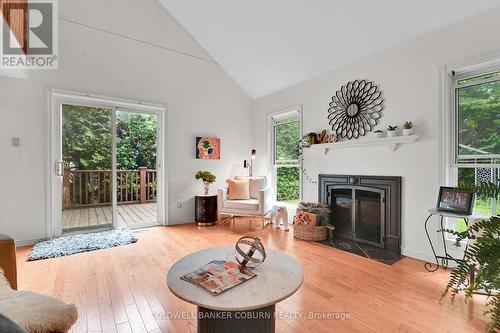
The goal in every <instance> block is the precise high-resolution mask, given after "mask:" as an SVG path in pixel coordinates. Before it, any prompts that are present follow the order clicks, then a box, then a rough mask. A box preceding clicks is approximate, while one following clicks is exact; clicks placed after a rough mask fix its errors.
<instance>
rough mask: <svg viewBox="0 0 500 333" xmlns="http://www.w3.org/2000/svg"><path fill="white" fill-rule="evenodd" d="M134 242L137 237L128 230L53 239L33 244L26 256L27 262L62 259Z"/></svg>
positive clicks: (122, 229)
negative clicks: (71, 255)
mask: <svg viewBox="0 0 500 333" xmlns="http://www.w3.org/2000/svg"><path fill="white" fill-rule="evenodd" d="M135 242H137V237H136V236H135V235H134V234H133V233H132V231H130V229H128V228H119V229H115V230H107V231H103V232H95V233H89V234H81V235H74V236H66V237H60V238H54V239H50V240H47V241H43V242H40V243H37V244H35V246H33V249H32V250H31V253H30V254H29V255H28V261H32V260H40V259H48V258H56V257H62V256H67V255H70V254H75V253H80V252H88V251H94V250H100V249H107V248H110V247H115V246H120V245H126V244H130V243H135Z"/></svg>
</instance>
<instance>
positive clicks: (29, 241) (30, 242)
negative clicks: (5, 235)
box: [14, 238, 48, 247]
mask: <svg viewBox="0 0 500 333" xmlns="http://www.w3.org/2000/svg"><path fill="white" fill-rule="evenodd" d="M47 239H48V238H40V239H21V240H14V243H15V244H16V247H21V246H30V245H35V244H36V243H39V242H42V241H44V240H47Z"/></svg>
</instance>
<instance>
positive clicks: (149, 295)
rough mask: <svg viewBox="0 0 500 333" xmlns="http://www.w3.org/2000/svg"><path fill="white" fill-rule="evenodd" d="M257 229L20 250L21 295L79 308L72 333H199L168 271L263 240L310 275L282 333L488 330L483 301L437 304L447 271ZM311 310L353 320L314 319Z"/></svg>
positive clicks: (148, 234)
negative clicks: (196, 255)
mask: <svg viewBox="0 0 500 333" xmlns="http://www.w3.org/2000/svg"><path fill="white" fill-rule="evenodd" d="M253 225H254V226H255V229H252V228H250V229H249V223H247V222H243V223H238V222H236V225H235V226H234V227H231V226H229V225H223V226H220V225H217V226H215V227H207V228H198V227H197V226H195V225H194V224H189V225H181V226H173V227H166V228H165V227H156V228H151V229H148V230H145V231H141V232H138V234H137V235H138V237H139V241H138V242H137V243H135V244H131V245H126V246H121V247H116V248H112V249H107V250H100V251H94V252H87V253H82V254H77V255H72V256H67V257H62V258H57V259H48V260H41V261H34V262H26V261H25V258H26V255H27V254H28V252H29V250H30V247H23V248H19V249H18V269H19V272H18V275H19V288H20V289H25V290H32V291H37V292H41V293H45V294H49V295H53V296H55V297H58V298H60V299H62V300H64V301H66V302H69V303H75V304H76V305H77V307H78V311H79V319H78V322H77V323H76V325H75V326H74V327H73V332H117V333H120V332H195V329H196V326H195V325H196V323H195V320H194V318H192V314H193V313H194V311H195V306H193V305H191V304H188V303H186V302H184V301H181V300H179V299H178V298H176V297H175V296H174V295H173V294H172V293H171V292H170V291H169V290H168V288H167V286H166V282H165V280H166V274H167V271H168V269H169V267H170V266H171V265H172V264H173V263H174V262H175V261H176V260H178V259H179V258H181V257H183V256H185V255H187V254H189V253H191V252H194V251H196V250H199V249H202V248H206V247H212V246H217V245H232V244H234V243H235V241H236V240H237V239H238V238H239V237H241V236H242V235H258V236H260V237H261V238H262V239H263V241H264V244H265V245H266V246H267V247H268V248H272V249H275V250H279V251H283V252H286V253H288V254H289V255H291V256H293V257H294V258H296V259H297V260H298V261H299V262H300V263H301V264H302V266H303V268H304V273H305V277H304V284H303V285H302V287H301V288H300V289H299V291H298V292H297V293H296V294H294V295H293V296H292V297H290V298H289V299H287V300H285V301H283V302H281V303H278V305H277V307H276V310H277V311H278V313H279V314H281V315H282V317H284V318H282V319H278V320H277V322H276V331H277V332H284V333H285V332H286V333H291V332H314V333H323V332H484V326H485V323H486V319H485V318H484V317H483V316H482V311H483V309H484V307H483V306H482V304H483V302H484V298H483V297H476V296H475V297H474V299H473V301H470V302H468V304H464V303H463V302H462V301H461V300H462V298H460V299H457V301H456V302H455V304H451V302H450V300H449V299H445V300H444V301H443V302H442V304H440V303H439V299H440V295H441V292H442V290H443V288H444V285H445V283H446V280H447V277H448V272H446V271H444V270H441V269H440V270H438V271H437V272H434V273H428V272H427V271H425V270H424V267H423V262H421V261H418V260H414V259H411V258H405V259H403V260H401V261H400V262H398V263H396V264H394V265H393V266H387V265H384V264H382V263H378V262H375V261H370V260H369V259H365V258H362V257H358V256H356V255H353V254H349V253H346V252H342V251H339V250H336V249H333V248H330V247H326V246H323V245H320V244H317V243H308V242H304V241H298V240H295V239H293V237H292V234H291V232H290V233H285V232H284V231H282V230H275V229H272V228H269V227H268V228H266V229H264V230H259V229H260V228H259V226H260V223H257V222H255V223H254V224H253ZM193 268H194V267H193ZM283 278H284V279H286V277H283ZM310 312H313V313H317V314H327V313H333V312H335V313H348V314H349V316H350V318H349V319H346V320H340V319H337V320H335V319H311V318H309V313H310ZM172 314H178V315H184V316H188V317H189V318H187V319H172V318H171V316H172ZM294 316H304V317H303V318H299V319H298V318H297V317H294Z"/></svg>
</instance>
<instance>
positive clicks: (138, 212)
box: [63, 202, 158, 230]
mask: <svg viewBox="0 0 500 333" xmlns="http://www.w3.org/2000/svg"><path fill="white" fill-rule="evenodd" d="M116 211H117V215H118V216H117V222H118V225H119V226H128V227H134V226H140V225H141V224H152V223H156V222H157V221H158V219H157V216H156V202H152V203H145V204H131V205H119V206H118V207H117V208H116ZM111 215H112V213H111V206H99V207H90V208H75V209H65V210H64V211H63V230H71V229H80V228H96V227H100V226H102V227H104V226H106V225H111V224H112V223H113V222H112V218H111Z"/></svg>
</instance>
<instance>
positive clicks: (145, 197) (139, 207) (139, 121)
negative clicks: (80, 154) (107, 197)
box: [116, 109, 158, 228]
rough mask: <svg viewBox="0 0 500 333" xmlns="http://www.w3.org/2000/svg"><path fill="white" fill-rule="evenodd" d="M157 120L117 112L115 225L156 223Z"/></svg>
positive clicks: (149, 116) (134, 113) (150, 115)
mask: <svg viewBox="0 0 500 333" xmlns="http://www.w3.org/2000/svg"><path fill="white" fill-rule="evenodd" d="M157 130H158V116H157V115H156V114H148V113H140V112H137V111H132V110H123V109H118V110H117V113H116V169H117V172H116V182H117V203H118V205H117V222H118V225H121V226H128V227H132V228H133V227H141V226H146V225H154V224H157V223H158V205H157V196H158V193H157V180H158V173H157V160H158V133H157Z"/></svg>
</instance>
